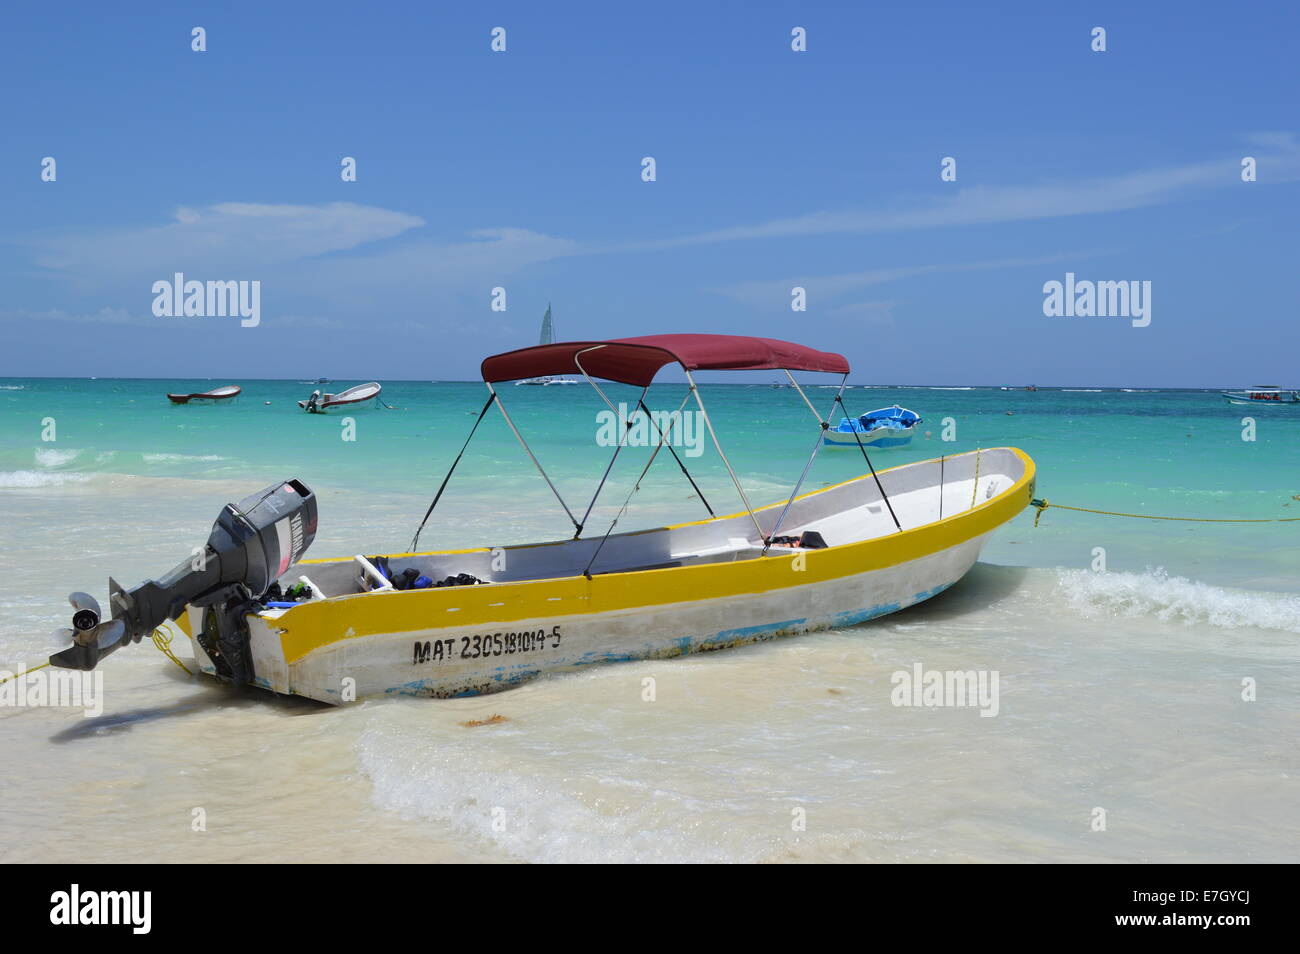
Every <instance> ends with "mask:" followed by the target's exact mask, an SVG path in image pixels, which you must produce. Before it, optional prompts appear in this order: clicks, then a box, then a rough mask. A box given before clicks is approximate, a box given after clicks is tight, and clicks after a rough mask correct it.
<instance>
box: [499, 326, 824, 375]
mask: <svg viewBox="0 0 1300 954" xmlns="http://www.w3.org/2000/svg"><path fill="white" fill-rule="evenodd" d="M673 362H676V363H678V364H680V365H681V366H682V367H683V368H685V369H686V370H687V371H766V370H782V369H785V370H789V371H827V372H831V373H833V374H848V373H849V362H848V361H847V360H846V359H845V357H844V356H843V355H839V354H834V353H832V352H829V351H814V350H813V349H812V348H805V347H804V346H803V345H797V344H792V343H791V342H789V341H779V340H777V339H776V338H750V337H747V336H745V335H696V334H685V335H646V336H644V337H640V338H614V339H612V340H610V341H564V342H559V343H557V344H548V345H537V346H535V347H532V348H520V349H519V350H517V351H507V352H505V353H504V354H496V355H493V356H492V357H490V358H485V359H483V368H482V370H483V380H484V381H486V382H488V383H489V384H494V383H496V382H498V381H517V380H519V379H520V378H539V377H544V376H546V375H554V374H574V373H578V374H581V373H582V372H583V371H586V372H587V374H589V375H591V376H592V377H595V378H604V379H605V380H607V381H618V382H620V383H622V384H634V385H637V386H638V387H645V386H646V385H648V384H649V383H650V382H651V381H653V380H654V376H655V374H657V373H658V371H659V369H660V368H662V367H663V366H664V365H666V364H672V363H673Z"/></svg>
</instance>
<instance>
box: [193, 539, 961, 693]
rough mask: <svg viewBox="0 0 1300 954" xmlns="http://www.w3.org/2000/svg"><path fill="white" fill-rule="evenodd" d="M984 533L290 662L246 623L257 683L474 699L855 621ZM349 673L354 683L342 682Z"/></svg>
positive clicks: (198, 652)
mask: <svg viewBox="0 0 1300 954" xmlns="http://www.w3.org/2000/svg"><path fill="white" fill-rule="evenodd" d="M986 537H987V534H985V535H983V536H979V537H975V538H972V539H970V540H967V541H965V542H963V543H961V544H958V545H956V546H954V547H951V548H949V549H947V550H943V551H940V552H938V553H933V554H930V555H928V556H924V557H921V558H919V559H916V560H912V561H909V562H906V563H902V564H898V565H896V566H892V567H886V568H883V569H879V570H873V571H868V572H864V573H862V574H859V575H855V576H850V577H845V578H841V579H838V580H832V581H826V582H819V583H814V584H810V585H806V586H795V587H786V588H782V589H779V590H775V591H771V592H767V593H758V594H752V593H751V594H746V595H741V596H735V597H728V598H716V597H709V596H708V595H706V594H701V597H702V598H700V599H698V600H692V601H689V602H682V603H676V604H669V605H658V606H653V607H643V608H638V609H632V610H623V611H619V612H614V613H606V614H601V615H595V616H593V615H571V616H560V615H557V616H554V617H547V618H545V619H536V620H531V621H527V622H511V623H501V624H497V625H478V626H474V627H470V628H466V627H456V626H446V627H439V628H430V629H421V630H412V631H407V632H399V633H389V634H380V635H374V636H365V637H356V638H352V639H343V640H341V641H339V642H336V643H333V644H332V645H330V646H327V647H323V648H321V649H318V650H316V651H314V652H312V653H310V654H309V655H308V656H305V657H304V658H302V659H300V660H298V661H296V662H294V663H292V664H288V665H286V664H285V662H284V657H283V653H282V651H281V648H280V640H279V636H278V634H277V633H276V631H275V630H274V629H272V628H270V627H269V626H267V624H266V622H265V621H263V620H261V619H257V618H250V620H249V622H250V625H251V629H252V643H253V646H252V648H253V658H254V668H255V672H256V674H257V676H256V682H257V683H258V684H259V685H261V686H263V687H264V688H268V689H272V690H275V691H276V692H281V693H288V692H292V693H296V694H298V695H302V696H307V697H309V698H312V699H317V700H320V701H322V702H329V703H333V704H339V703H340V702H343V701H345V700H346V699H347V698H348V695H349V694H348V692H347V691H346V690H347V689H351V690H353V691H355V698H356V699H364V698H367V697H374V696H381V695H420V696H457V695H475V694H479V693H485V692H495V691H499V690H502V689H508V688H510V687H512V686H515V685H518V684H519V683H521V682H523V681H526V680H528V679H531V678H534V677H536V676H538V675H540V674H542V673H550V672H564V671H572V670H575V669H580V668H582V667H585V666H589V665H593V664H596V663H603V662H613V661H627V660H634V659H647V658H656V657H659V658H664V657H671V656H677V655H681V654H683V653H688V652H700V651H708V650H713V649H722V648H726V647H731V646H737V645H742V644H745V643H752V642H757V641H759V640H764V639H771V638H774V637H778V636H788V635H794V634H796V633H804V632H810V631H815V630H824V629H832V628H840V627H844V626H851V625H854V624H855V623H860V622H863V621H865V620H869V619H873V618H876V617H879V616H884V615H887V614H889V613H893V612H897V611H898V610H900V609H903V608H905V607H907V606H911V605H913V604H915V603H919V602H921V601H922V600H925V599H928V598H929V597H931V596H934V595H936V594H937V593H940V592H942V591H943V590H945V589H947V588H948V587H949V586H951V585H952V584H953V583H955V582H957V581H958V580H959V579H961V577H962V576H963V575H964V574H965V573H966V572H967V571H968V570H970V568H971V567H972V566H973V565H974V563H975V561H976V560H977V559H978V558H979V554H980V550H981V548H982V547H983V544H984V541H985V539H986ZM770 559H794V556H793V554H792V555H791V556H789V557H785V556H783V555H782V556H775V557H770ZM194 622H195V623H197V622H198V620H194ZM195 631H196V632H197V629H196V630H195ZM522 634H528V635H527V636H524V635H522ZM484 637H486V638H487V642H486V643H485V642H484ZM192 642H193V644H194V651H195V659H196V660H198V661H199V664H200V668H201V669H202V670H203V671H204V672H207V673H209V674H215V669H214V667H213V666H212V663H211V661H210V660H209V659H208V658H207V656H206V655H205V654H203V651H202V649H201V647H199V646H198V644H197V641H193V640H192ZM425 643H427V644H428V646H427V648H426V647H425V645H424V644H425ZM417 646H418V647H419V648H418V649H417ZM485 646H486V647H487V650H486V655H485V653H484V647H485ZM512 650H513V651H512ZM421 657H423V658H422V659H421ZM417 660H419V661H417ZM346 679H352V680H354V681H355V682H354V684H352V685H351V686H345V682H344V681H345V680H346Z"/></svg>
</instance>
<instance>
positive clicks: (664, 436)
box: [582, 391, 713, 580]
mask: <svg viewBox="0 0 1300 954" xmlns="http://www.w3.org/2000/svg"><path fill="white" fill-rule="evenodd" d="M690 399H691V392H690V391H687V392H686V397H684V398H682V403H681V404H679V405H678V406H677V410H676V411H674V412H673V414H672V417H673V420H674V421H676V419H677V418H679V417H680V416H681V413H682V409H683V408H685V407H686V402H687V401H689V400H690ZM672 429H673V424H669V425H668V427H666V428H665V429H664V430H662V431H660V432H659V443H658V444H656V445H655V449H654V450H653V451H652V452H651V454H650V459H649V460H647V461H646V462H645V466H644V467H642V468H641V474H640V475H639V476H638V477H637V479H636V482H635V483H633V484H632V489H631V490H629V491H628V492H627V499H626V500H624V501H623V506H621V507H619V509H618V513H616V514H614V519H613V520H612V521H611V522H610V524H609V529H608V530H606V531H605V535H604V536H603V537H601V538H600V543H598V544H596V549H595V550H594V551H593V552H592V554H591V559H590V560H588V561H587V566H586V568H585V569H584V570H583V571H582V575H583V576H585V577H586V578H587V579H589V580H590V579H591V568H592V567H593V566H595V565H596V557H598V556H600V551H601V550H602V549H603V548H604V546H605V541H606V540H608V539H609V535H610V534H611V533H613V532H614V528H615V527H617V526H618V522H619V520H621V519H622V518H623V514H624V513H626V512H627V505H628V504H630V503H631V502H632V495H633V494H635V493H636V492H637V491H638V490H640V489H641V481H643V480H645V475H646V474H648V473H650V465H651V464H653V463H654V462H655V458H656V457H658V456H659V452H660V451H661V450H663V448H664V446H665V444H666V442H667V440H668V435H669V434H671V433H672ZM687 476H688V477H689V476H690V475H689V474H688V475H687ZM691 483H694V481H691ZM700 499H701V500H703V499H704V497H703V496H701V497H700ZM706 506H707V504H706ZM709 512H710V513H712V512H713V511H709Z"/></svg>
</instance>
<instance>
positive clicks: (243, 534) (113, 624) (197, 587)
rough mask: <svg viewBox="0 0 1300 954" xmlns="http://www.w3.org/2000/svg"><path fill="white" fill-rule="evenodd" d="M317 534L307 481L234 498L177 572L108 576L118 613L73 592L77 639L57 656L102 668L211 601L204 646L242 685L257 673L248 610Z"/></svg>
mask: <svg viewBox="0 0 1300 954" xmlns="http://www.w3.org/2000/svg"><path fill="white" fill-rule="evenodd" d="M315 537H316V495H315V494H313V493H312V492H311V490H309V489H308V488H307V485H306V484H304V483H302V482H301V481H299V480H287V481H284V482H282V483H277V484H272V485H271V486H270V487H267V488H265V489H264V490H261V491H259V492H258V493H255V494H253V495H252V496H249V497H245V498H244V499H243V500H241V501H240V502H239V503H237V504H226V507H225V509H224V510H222V511H221V514H220V515H219V516H218V517H217V520H216V523H214V524H213V526H212V532H211V534H209V535H208V542H207V545H206V546H204V548H203V550H202V552H200V553H196V554H195V555H194V556H193V557H192V558H190V559H187V560H184V561H182V562H181V563H180V564H179V565H177V566H176V567H175V569H173V570H172V571H171V572H170V573H167V574H166V575H164V576H162V577H160V578H159V579H157V580H147V581H145V582H144V583H141V584H140V585H139V586H137V587H135V588H134V589H131V590H124V589H122V587H121V586H120V585H119V584H118V583H117V581H116V580H114V579H113V578H112V577H109V580H108V602H109V608H110V609H111V610H112V618H111V619H110V620H107V621H104V620H103V619H102V614H101V612H100V608H99V603H98V602H97V601H96V600H95V598H94V597H93V596H90V595H89V594H88V593H73V594H72V595H71V596H69V597H68V601H69V602H70V603H71V604H72V607H73V611H74V612H73V614H72V628H71V629H65V630H62V631H61V632H62V634H63V635H65V636H71V637H72V646H71V647H69V648H68V649H65V650H63V652H60V653H55V654H54V655H53V656H51V657H50V665H52V666H59V667H61V668H63V669H94V668H95V666H96V665H97V664H98V663H99V661H100V660H101V659H103V658H104V657H105V656H107V655H109V654H110V653H112V652H114V651H115V650H116V649H118V648H119V647H121V646H124V645H126V644H127V643H128V642H134V643H138V642H139V641H140V640H141V638H142V637H144V636H145V635H147V634H149V633H152V632H153V631H154V629H156V628H157V627H158V626H161V625H162V624H163V622H165V621H166V620H169V619H170V620H174V619H177V618H178V617H179V616H180V615H181V613H183V612H184V611H185V607H186V605H187V604H193V605H195V606H203V607H206V611H205V612H204V614H203V629H202V631H201V632H199V633H198V634H196V638H197V639H198V641H199V645H201V646H202V647H203V650H204V652H206V653H207V654H208V656H209V657H210V658H211V659H212V661H213V663H214V664H215V665H216V667H217V672H218V675H220V676H222V677H224V678H227V679H229V680H230V681H231V682H234V683H235V684H236V685H243V684H244V683H247V682H249V681H251V680H252V678H253V675H254V673H253V665H252V659H251V657H250V655H249V651H248V623H247V621H246V620H245V618H244V617H245V616H246V614H247V613H248V612H249V611H250V610H251V609H253V607H254V605H255V604H256V603H257V601H258V600H260V599H261V598H262V597H263V596H265V595H266V592H267V590H268V589H270V587H271V584H272V583H274V582H275V581H276V579H277V578H278V577H279V576H281V575H282V574H283V573H284V572H285V570H287V569H288V568H289V565H290V564H291V563H293V562H294V561H296V560H298V559H299V558H301V557H302V555H303V553H304V552H305V551H306V549H307V547H309V546H310V545H311V542H312V540H314V539H315Z"/></svg>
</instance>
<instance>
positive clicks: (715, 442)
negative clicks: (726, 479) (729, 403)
mask: <svg viewBox="0 0 1300 954" xmlns="http://www.w3.org/2000/svg"><path fill="white" fill-rule="evenodd" d="M682 370H683V371H686V380H687V382H688V383H689V384H690V386H691V394H693V395H695V404H696V406H697V407H698V408H699V409H700V419H701V420H703V421H704V426H705V427H706V428H708V430H709V437H711V438H712V439H713V447H714V449H715V450H716V451H717V452H718V456H719V457H721V458H722V463H723V466H725V467H726V468H727V473H728V474H730V475H731V482H732V483H733V484H735V485H736V492H737V493H739V494H740V499H741V500H742V501H743V502H744V504H745V510H746V511H747V512H748V513H749V519H750V520H752V521H754V529H755V530H757V531H758V539H760V540H763V541H766V540H767V535H766V534H764V533H763V528H762V527H761V526H760V525H759V522H758V517H756V516H754V508H753V507H751V506H750V505H749V498H748V497H747V496H745V488H744V487H742V486H740V478H739V477H737V476H736V472H735V471H734V470H732V469H731V461H729V460H727V455H726V454H725V453H723V450H722V445H721V444H720V443H718V435H717V433H716V432H715V431H714V430H713V422H712V421H710V420H709V412H708V411H706V410H705V409H704V401H703V400H701V399H700V389H699V388H698V387H697V386H696V384H695V378H694V377H692V376H691V372H690V371H687V370H686V369H685V368H683V369H682Z"/></svg>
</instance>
